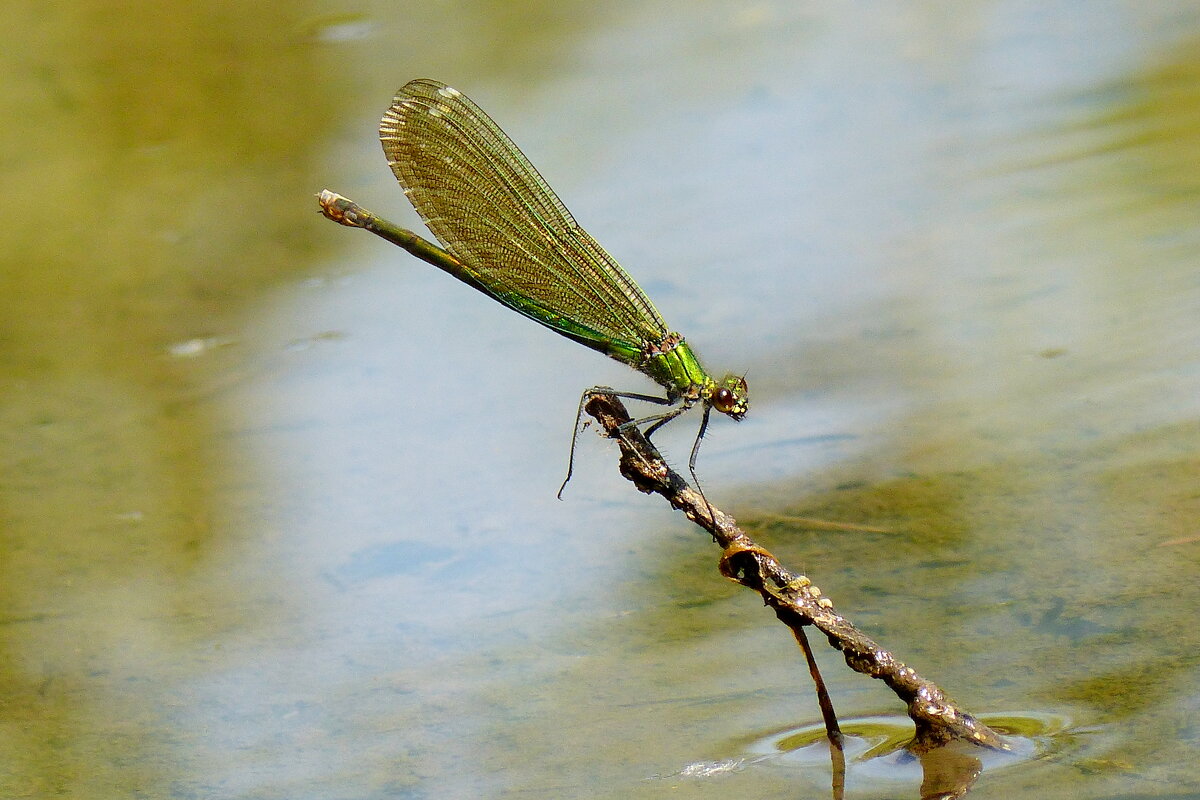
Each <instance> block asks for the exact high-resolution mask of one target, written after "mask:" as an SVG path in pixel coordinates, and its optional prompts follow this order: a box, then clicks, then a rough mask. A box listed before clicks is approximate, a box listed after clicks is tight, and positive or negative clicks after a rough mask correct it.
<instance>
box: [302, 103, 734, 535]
mask: <svg viewBox="0 0 1200 800" xmlns="http://www.w3.org/2000/svg"><path fill="white" fill-rule="evenodd" d="M379 139H380V141H381V143H382V144H383V151H384V153H385V155H386V156H387V161H388V164H389V165H390V166H391V168H392V172H393V173H395V175H396V180H398V181H399V182H400V185H401V187H403V189H404V193H405V195H407V197H408V199H409V201H410V202H411V203H412V205H413V207H414V208H415V209H416V211H417V213H418V214H419V215H420V217H421V219H422V220H424V222H425V225H426V226H427V227H428V228H429V230H430V231H432V233H433V235H434V236H435V237H436V238H437V240H438V242H439V243H440V246H439V245H438V244H434V243H433V242H431V241H429V240H428V239H425V238H424V237H422V236H421V235H419V234H417V233H414V232H413V231H410V230H406V229H404V228H401V227H399V226H398V225H395V224H394V223H391V222H388V221H387V220H385V219H383V218H381V217H379V216H378V215H376V214H374V213H372V212H370V211H368V210H366V209H364V208H362V207H361V206H359V205H358V204H357V203H355V202H354V201H352V200H349V199H348V198H345V197H343V196H342V195H339V194H337V193H335V192H331V191H329V190H328V189H325V190H323V191H321V193H320V194H319V195H318V196H317V197H318V201H319V203H320V205H321V210H322V212H323V213H324V214H325V216H326V217H328V218H329V219H331V220H333V221H334V222H338V223H341V224H342V225H346V226H349V227H354V228H362V229H364V230H367V231H370V232H371V233H374V234H375V235H377V236H379V237H381V238H383V239H384V240H386V241H389V242H391V243H393V244H396V245H398V246H400V247H402V248H404V249H405V250H407V251H408V252H409V253H411V254H412V255H414V256H416V257H417V258H419V259H421V260H422V261H426V262H428V263H430V264H432V265H433V266H435V267H437V268H439V269H441V270H443V271H444V272H446V273H448V274H449V275H451V276H452V277H454V278H457V279H458V280H460V281H462V282H463V283H465V284H467V285H468V286H470V287H471V288H473V289H477V290H478V291H480V292H482V293H484V294H485V295H487V296H489V297H491V298H492V299H493V300H496V301H497V302H499V303H502V304H503V305H505V306H508V307H509V308H511V309H512V310H513V311H516V312H517V313H519V314H522V315H523V316H526V317H528V318H529V319H531V320H533V321H534V322H537V323H539V324H541V325H544V326H545V327H547V328H549V329H550V330H552V331H554V332H555V333H558V334H560V335H562V336H565V337H567V338H568V339H571V340H572V341H575V342H578V343H580V344H582V345H584V346H585V347H589V348H591V349H593V350H597V351H599V352H601V353H603V354H604V355H606V356H608V357H610V358H613V359H616V360H617V361H620V362H621V363H623V364H627V365H628V366H630V367H632V368H633V369H635V370H637V371H638V372H640V373H642V374H643V375H645V376H646V377H648V378H650V379H651V380H653V381H654V382H655V383H657V384H658V385H659V386H661V387H662V388H663V392H664V396H662V397H659V396H657V395H650V394H644V393H640V392H626V391H616V390H614V389H612V388H611V387H608V386H593V387H592V388H590V389H587V390H585V391H584V392H583V395H582V396H581V397H580V399H579V407H578V409H577V411H576V415H575V429H574V435H573V436H572V438H571V452H570V456H569V460H568V464H567V477H566V479H565V480H564V481H563V483H562V486H561V487H560V488H559V490H558V497H559V498H560V499H561V498H562V493H563V490H564V489H565V488H566V485H567V483H568V482H569V481H570V480H571V475H572V472H573V471H574V467H575V443H576V440H577V438H578V434H579V430H580V419H582V416H583V413H584V408H585V406H586V404H587V401H588V400H589V399H590V398H592V397H593V396H595V395H599V394H605V395H614V396H617V397H622V398H628V399H632V400H640V401H646V402H649V403H655V404H658V405H662V406H669V407H670V408H668V409H667V410H665V411H663V412H661V413H657V414H652V415H650V416H646V417H642V418H640V419H634V420H631V421H629V422H627V423H625V424H624V425H623V426H622V427H623V428H626V429H628V428H632V427H639V428H640V426H643V425H645V426H647V427H646V428H645V430H644V435H645V436H646V437H647V439H648V438H649V437H650V436H651V435H652V434H653V433H654V432H655V431H657V430H658V429H659V428H661V427H662V426H663V425H665V424H667V423H668V422H670V421H671V420H673V419H675V418H676V417H678V416H679V415H680V414H683V413H684V412H686V411H688V410H689V409H691V408H693V407H695V406H700V407H702V408H703V412H704V413H703V415H702V417H701V421H700V430H699V432H698V433H697V435H696V440H695V442H694V443H693V444H692V451H691V456H690V458H689V459H688V470H689V472H690V473H691V476H692V480H693V481H695V483H696V486H697V488H699V486H700V482H699V479H698V478H697V477H696V456H697V454H698V453H699V450H700V441H701V440H702V439H703V438H704V434H705V432H706V431H707V430H708V423H709V415H710V413H711V412H712V411H713V410H714V409H715V410H716V411H717V412H719V413H721V414H724V415H726V416H728V417H730V418H732V419H734V420H741V419H742V417H744V416H745V414H746V412H747V411H748V410H749V407H750V400H749V394H748V388H747V385H746V379H745V376H744V375H732V374H730V375H726V376H725V377H724V378H722V379H721V380H717V379H715V378H713V377H712V375H711V374H710V373H709V372H708V371H707V370H705V368H704V367H703V366H702V365H701V364H700V360H699V359H698V358H697V357H696V354H695V352H693V350H692V348H691V347H690V346H688V344H687V342H686V341H685V340H684V338H683V336H681V335H680V334H679V333H677V332H675V331H672V330H671V329H670V327H669V326H668V325H667V324H666V322H664V321H663V318H662V315H661V314H659V313H658V310H657V309H656V308H655V307H654V304H653V303H651V302H650V299H649V298H648V297H647V296H646V294H645V292H643V291H642V290H641V288H640V287H639V286H638V285H637V283H635V282H634V280H633V278H631V277H630V276H629V274H628V273H627V272H625V270H624V269H622V268H621V266H620V265H619V264H618V263H617V262H616V260H614V259H613V257H612V256H610V255H609V254H608V253H607V252H605V250H604V248H603V247H601V246H600V244H599V243H598V242H597V241H596V240H595V239H593V238H592V237H591V235H590V234H588V232H587V231H585V230H584V229H583V228H582V227H580V225H579V223H577V222H576V221H575V218H574V217H573V216H571V212H569V211H568V210H567V208H566V206H564V205H563V203H562V201H561V200H559V198H558V195H556V194H555V193H554V191H553V190H552V189H551V188H550V186H549V184H547V183H546V181H545V180H544V179H543V178H542V176H541V174H540V173H539V172H538V171H537V169H536V168H535V167H534V166H533V164H531V163H530V162H529V159H528V158H526V157H525V155H524V154H523V153H522V152H521V151H520V150H519V149H518V148H517V146H516V145H515V144H514V143H513V141H512V140H511V139H510V138H509V137H508V136H507V134H505V133H504V131H502V130H501V129H500V126H499V125H497V124H496V123H495V121H494V120H492V118H491V117H489V116H488V115H487V114H486V113H485V112H484V111H483V110H482V109H481V108H479V106H477V105H475V103H474V102H472V101H471V100H470V99H469V98H468V97H467V96H466V95H464V94H463V93H462V92H460V91H458V90H457V89H453V88H451V87H449V86H447V85H445V84H444V83H440V82H438V81H434V80H429V79H418V80H414V81H410V82H409V83H407V84H405V85H404V86H403V87H402V88H401V89H400V90H399V91H398V92H397V93H396V97H395V99H394V100H393V101H392V104H391V106H390V107H389V108H388V110H387V111H386V112H385V113H384V115H383V119H382V120H381V121H380V123H379ZM701 495H703V491H701ZM705 502H706V504H707V500H706V501H705ZM710 509H711V507H710ZM710 514H711V510H710Z"/></svg>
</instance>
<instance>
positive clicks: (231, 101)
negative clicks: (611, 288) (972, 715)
mask: <svg viewBox="0 0 1200 800" xmlns="http://www.w3.org/2000/svg"><path fill="white" fill-rule="evenodd" d="M0 23H2V24H3V31H4V33H3V34H2V36H3V42H4V46H3V47H2V48H0V65H2V66H3V73H4V75H5V80H4V82H3V85H2V86H0V111H2V112H3V113H2V115H0V120H3V121H2V122H0V164H2V170H3V176H4V179H5V181H4V195H5V200H4V203H3V207H4V208H5V209H7V211H6V213H5V215H4V217H5V224H4V226H3V232H2V233H0V237H2V238H0V245H2V246H0V253H2V254H3V255H2V256H0V296H2V297H3V302H2V303H0V315H2V319H0V459H2V461H0V463H2V467H3V479H2V481H0V709H3V713H2V714H0V796H4V797H14V798H25V797H30V798H43V797H73V798H76V797H77V798H111V797H145V798H289V799H293V800H294V799H295V798H458V797H464V798H465V797H559V798H567V797H580V798H583V797H588V798H593V797H613V798H617V797H621V798H629V797H644V798H653V797H666V796H671V797H675V798H679V797H731V796H738V797H743V796H755V797H781V798H782V797H795V796H798V795H800V796H808V795H809V794H812V795H813V796H827V794H826V793H827V792H828V782H829V778H828V774H827V772H828V769H827V765H825V766H823V767H821V766H818V767H813V766H811V765H809V766H805V765H801V764H797V763H792V762H789V761H788V759H787V758H786V757H785V756H786V754H781V755H780V757H777V758H768V759H755V758H753V757H752V754H754V753H756V752H759V750H758V749H756V748H758V746H759V744H760V743H761V742H763V741H766V740H770V739H771V737H774V736H776V735H778V734H779V732H780V731H786V730H789V729H792V728H794V727H796V726H801V725H807V724H810V723H812V722H813V721H814V720H816V719H818V715H817V711H816V707H815V702H814V700H813V697H812V693H811V689H810V686H809V682H808V678H807V676H806V672H805V669H804V666H803V662H802V660H801V658H800V655H799V653H798V652H797V651H796V649H795V646H794V644H793V643H792V641H791V637H790V636H789V635H788V634H787V632H786V631H785V630H784V629H783V628H781V627H780V626H779V625H778V624H777V623H775V621H774V620H773V618H771V617H770V615H769V614H766V613H764V611H763V609H762V608H761V607H760V604H759V603H758V602H757V600H756V599H755V598H753V597H751V596H750V595H748V594H747V593H745V592H744V591H739V590H738V589H737V588H736V587H734V586H732V585H729V584H727V583H725V582H723V580H722V579H720V578H719V577H718V575H717V572H716V569H715V561H716V557H717V555H718V553H717V552H716V550H715V548H713V547H712V546H711V544H710V542H709V540H708V538H707V537H706V536H704V535H703V534H700V533H698V532H697V530H696V529H695V528H693V527H691V526H690V525H689V524H688V523H687V522H686V520H683V519H682V518H680V517H678V516H676V515H673V514H672V513H670V511H669V510H668V509H666V508H665V507H663V505H662V504H661V503H660V502H656V501H655V500H654V499H649V498H645V497H643V496H641V495H638V494H637V493H635V492H632V491H631V490H630V487H629V486H628V484H626V483H625V482H624V481H623V480H622V479H621V478H620V477H619V476H618V475H617V474H616V471H615V470H614V469H613V467H614V460H615V452H614V449H613V448H612V446H611V445H609V444H607V443H603V442H600V441H599V440H597V439H596V438H595V437H594V436H592V435H591V434H590V432H589V433H586V434H585V435H584V436H583V437H581V440H580V441H581V447H580V452H579V454H578V461H577V478H576V479H575V480H574V481H573V482H572V484H571V485H570V486H569V487H568V489H567V492H566V494H565V501H564V502H562V503H559V502H557V501H555V500H554V492H555V490H556V489H557V487H558V483H559V481H560V480H561V478H562V475H563V472H564V470H565V466H566V450H567V445H568V442H569V434H570V423H571V415H572V414H573V413H574V409H575V404H576V401H577V399H578V396H579V392H580V391H581V390H582V389H583V388H585V387H588V386H591V385H594V384H610V385H615V386H619V387H622V388H628V389H631V390H635V391H637V390H641V391H645V390H647V389H649V388H651V387H649V386H648V385H647V384H646V382H645V381H644V379H642V378H641V377H640V376H637V375H636V374H634V373H633V372H631V371H629V370H627V369H626V368H624V367H622V366H621V365H619V364H616V363H615V362H610V361H608V360H606V359H603V358H600V357H598V356H596V355H595V354H594V353H591V352H590V351H587V350H585V349H583V348H581V347H578V346H577V345H574V344H572V343H571V342H568V341H566V340H563V339H560V338H559V337H555V336H553V335H551V334H549V333H548V332H546V331H545V330H544V329H542V328H539V327H538V326H536V325H532V324H530V323H529V322H528V321H526V320H523V319H521V318H520V317H518V316H517V315H515V314H513V313H511V312H509V311H507V310H505V309H503V308H501V307H499V306H498V305H497V304H495V303H492V302H490V301H488V300H487V299H486V298H483V297H481V296H479V295H477V294H476V293H474V292H471V291H470V290H469V289H467V288H465V287H463V286H461V285H460V284H458V283H457V282H455V281H452V280H449V279H447V278H446V276H444V275H442V274H440V273H438V272H437V271H436V270H434V269H432V268H430V267H429V266H428V265H425V264H422V263H420V262H417V261H416V260H414V259H412V258H411V257H409V256H407V255H406V254H404V253H403V252H400V251H398V250H396V249H395V248H389V247H388V246H386V245H385V244H384V243H382V242H380V241H378V240H375V239H373V237H369V236H368V235H366V234H363V233H361V232H355V231H350V230H348V229H344V228H339V227H337V226H335V225H333V224H332V223H329V222H327V221H325V220H324V219H322V218H321V216H320V215H319V214H318V213H317V206H316V202H315V199H314V195H315V193H316V192H317V191H319V190H320V189H322V188H325V187H328V188H331V189H333V190H335V191H339V192H342V193H343V194H346V195H348V196H350V197H352V198H354V199H355V200H358V201H360V202H362V203H363V204H364V205H366V206H368V207H370V208H372V209H374V210H376V211H378V212H380V213H382V214H385V215H387V216H390V217H392V218H393V219H396V220H397V221H399V222H402V223H404V224H407V225H410V226H413V227H417V226H419V221H418V220H417V218H416V217H415V215H414V214H413V212H412V211H411V209H409V208H408V206H407V203H406V201H405V200H404V197H403V194H402V193H401V191H400V190H399V188H398V187H397V186H396V185H395V182H394V180H393V178H392V176H391V173H390V171H389V170H388V168H387V165H386V163H385V161H384V158H383V155H382V153H381V151H380V148H379V144H378V141H377V138H376V132H375V131H376V125H377V121H378V118H379V116H380V114H381V113H382V112H383V110H384V109H385V108H386V107H387V104H388V103H389V101H390V99H391V97H392V94H393V92H394V91H395V89H396V88H398V87H399V86H400V85H402V84H403V83H404V82H406V81H407V80H409V79H411V78H415V77H433V78H437V79H440V80H443V81H446V82H448V83H450V84H452V85H454V86H456V87H457V88H459V89H461V90H463V91H464V92H466V93H467V94H469V95H470V96H471V97H472V98H473V99H475V100H476V101H477V102H478V103H479V104H480V105H481V106H482V107H483V108H484V109H485V110H487V111H488V112H489V113H490V114H491V115H492V116H494V117H495V118H496V120H497V121H498V122H499V123H500V124H501V125H502V126H503V127H504V128H505V129H506V131H507V132H508V133H509V134H510V135H511V136H512V137H513V139H514V140H515V141H516V142H517V143H518V144H519V145H520V146H521V147H522V149H523V150H524V151H525V152H526V153H527V154H528V155H529V156H530V158H531V159H532V160H533V162H534V163H535V164H536V165H537V166H538V167H539V168H540V169H541V170H542V172H543V174H544V175H545V176H546V178H547V179H548V180H549V181H550V183H551V184H552V185H553V186H554V187H555V189H556V190H557V191H558V193H559V194H560V195H561V196H562V197H563V199H564V200H565V202H566V203H567V205H568V206H569V207H570V208H571V210H572V211H573V212H574V213H575V215H576V217H577V218H578V219H579V220H580V221H581V223H582V224H584V225H585V226H586V227H587V228H588V230H589V231H590V232H591V233H592V234H593V235H594V236H596V238H597V239H599V240H600V241H601V242H602V243H603V244H604V245H605V246H606V248H608V249H609V251H610V252H611V253H612V254H613V255H614V256H616V257H617V258H618V260H620V261H621V262H622V263H623V264H624V265H625V267H626V268H627V269H628V270H629V271H630V272H631V273H632V274H633V275H634V277H635V278H636V279H637V280H638V281H639V283H640V284H641V285H642V286H643V288H645V289H646V291H647V292H648V293H649V294H650V296H651V297H652V298H654V300H655V302H656V304H657V305H658V307H659V309H660V310H661V311H662V313H663V315H664V316H665V317H666V319H667V320H668V322H670V323H671V324H672V325H673V326H674V327H675V328H676V329H678V330H680V331H682V332H683V333H684V334H685V335H686V336H687V337H688V339H689V342H691V343H692V345H693V346H694V347H695V348H696V349H697V350H698V351H699V352H700V353H701V355H702V356H703V358H704V360H705V363H706V365H707V366H708V367H709V368H710V369H711V370H712V371H714V372H716V373H718V374H724V373H725V372H726V371H733V372H742V371H745V372H746V373H747V376H748V380H749V383H750V388H751V393H752V399H753V404H752V408H751V412H750V414H749V416H748V417H747V419H746V420H745V421H744V422H743V423H741V424H740V425H736V426H735V425H733V424H732V423H730V422H729V421H728V420H725V419H721V420H716V421H714V425H713V427H712V429H711V432H710V437H709V438H710V440H708V441H706V446H705V447H704V448H703V451H702V453H701V458H700V464H699V472H700V475H701V477H702V478H703V479H704V480H705V489H706V492H707V494H708V496H709V497H710V498H711V499H712V501H713V502H714V503H716V504H718V505H720V506H722V507H723V508H726V509H728V510H730V511H731V512H733V513H734V514H735V515H737V516H738V517H739V518H740V519H741V520H742V521H743V522H744V523H745V524H747V525H748V526H749V527H750V528H751V530H752V533H753V534H754V535H755V536H756V537H758V538H759V539H760V540H761V542H762V543H763V544H764V545H766V546H767V547H769V548H771V549H772V550H773V551H774V552H776V553H777V554H778V555H779V556H780V557H781V558H783V559H784V560H785V561H786V562H788V563H790V564H792V565H794V566H795V567H796V568H798V569H804V570H805V571H807V573H808V574H809V575H811V576H812V577H813V579H814V580H816V581H817V582H818V583H819V584H820V586H821V588H822V589H823V590H824V591H825V592H826V593H828V594H829V595H830V596H831V597H832V598H833V599H834V601H835V602H836V603H837V604H838V608H839V610H841V611H842V612H843V613H845V614H846V615H847V616H849V617H850V618H851V619H853V620H855V621H856V622H858V623H859V624H861V625H862V627H863V628H864V629H865V630H866V631H867V632H868V633H869V634H871V635H872V636H875V637H876V638H877V639H878V640H880V641H881V643H883V644H884V645H885V646H888V647H890V648H892V649H893V650H894V651H895V652H896V653H897V654H898V655H899V656H900V657H902V658H904V659H905V660H906V661H908V662H910V663H911V664H912V665H913V666H914V667H916V668H917V669H918V670H920V671H921V672H922V673H923V674H925V675H927V676H928V677H930V678H932V679H934V680H936V681H938V682H939V683H940V684H941V685H942V686H943V687H944V688H945V689H947V690H948V691H949V692H950V693H952V694H953V695H954V696H955V697H956V698H957V699H958V700H959V701H960V702H961V703H962V704H963V705H964V706H965V707H966V708H967V709H969V710H972V711H974V712H977V713H1004V714H1015V715H1022V714H1024V715H1032V716H1036V715H1056V716H1058V717H1060V718H1063V719H1065V720H1067V723H1066V727H1065V729H1064V730H1063V731H1062V732H1061V733H1059V734H1056V735H1055V736H1054V737H1052V738H1051V739H1050V740H1048V741H1045V742H1042V743H1041V745H1040V748H1041V749H1040V750H1039V753H1040V754H1041V757H1040V758H1039V759H1038V760H1036V761H1033V762H1024V763H1020V764H1015V765H1012V766H1009V767H1007V768H1004V769H997V770H994V771H991V772H987V771H985V773H984V775H983V776H982V778H980V780H979V782H978V784H977V786H976V788H975V791H974V794H973V796H978V797H996V798H1009V797H1014V796H1029V797H1039V798H1046V797H1049V798H1059V797H1061V798H1091V797H1096V798H1101V797H1129V796H1138V797H1159V796H1161V797H1167V796H1170V797H1192V796H1196V794H1197V793H1200V777H1198V776H1197V772H1196V769H1195V763H1196V758H1197V755H1198V752H1197V751H1198V748H1197V737H1198V735H1200V734H1198V729H1197V727H1196V724H1195V713H1196V711H1197V710H1198V708H1200V693H1198V691H1197V686H1200V681H1198V680H1197V671H1198V668H1200V659H1198V658H1197V656H1196V653H1197V652H1198V649H1200V648H1198V645H1200V635H1198V633H1197V626H1196V625H1195V624H1194V618H1195V615H1196V612H1197V609H1198V603H1197V601H1198V599H1200V590H1198V589H1197V584H1198V582H1197V580H1196V574H1197V570H1196V566H1197V561H1198V557H1200V556H1198V554H1200V524H1198V522H1197V519H1198V517H1200V481H1198V478H1200V268H1198V265H1200V4H1198V3H1196V2H1163V3H1153V4H1147V3H1135V2H1106V3H1091V4H1086V5H1080V4H1077V3H1061V2H1049V3H1029V2H1018V1H1017V0H999V1H997V2H982V1H980V2H974V1H972V2H956V3H951V2H916V3H905V4H885V3H869V2H863V3H845V4H823V3H796V2H782V1H781V2H752V3H720V2H671V1H670V0H666V1H665V2H614V3H603V4H596V3H579V2H557V3H482V2H454V1H449V2H431V3H415V2H393V3H383V2H373V3H366V4H353V5H351V4H337V3H321V2H302V3H257V4H248V3H235V2H198V3H195V4H189V5H179V4H166V3H154V2H129V3H118V2H113V1H112V0H109V2H99V1H98V0H84V1H83V2H74V3H71V4H66V5H64V6H57V7H56V6H50V5H47V4H41V3H29V2H11V3H6V4H4V6H3V8H0ZM685 419H690V417H689V418H685ZM695 422H696V420H691V421H688V422H677V423H675V424H674V425H672V426H671V427H670V428H668V429H667V430H664V431H663V433H662V434H661V435H660V436H659V437H656V438H657V440H658V442H659V444H660V446H662V447H663V448H664V449H665V450H666V452H668V453H669V454H671V455H672V456H673V458H674V461H675V462H676V463H677V464H682V463H684V459H685V458H686V454H687V449H688V447H689V446H690V443H691V437H692V436H693V435H694V430H695V429H694V427H693V425H694V423H695ZM797 517H805V518H819V519H827V520H832V521H837V522H844V523H852V524H860V525H868V526H880V527H884V528H886V529H887V530H888V531H889V533H886V534H877V533H865V532H852V533H832V532H829V531H819V530H817V531H814V530H810V529H806V528H804V527H803V526H802V525H799V524H797V523H795V521H794V520H795V518H797ZM820 655H821V658H822V663H823V664H824V665H825V668H826V679H827V680H828V681H829V683H830V687H831V691H832V693H833V697H834V701H835V703H836V704H837V707H838V710H839V712H840V713H842V714H843V715H844V716H845V717H847V718H852V717H855V716H860V715H870V714H891V715H898V714H900V713H901V711H902V708H901V706H900V705H899V703H898V701H896V700H895V698H894V697H892V696H891V695H890V694H889V693H888V691H887V690H886V689H885V688H884V687H882V686H879V685H876V684H875V682H872V681H869V680H867V679H865V678H863V677H861V676H858V675H856V674H853V673H850V672H849V671H848V670H846V669H844V667H843V665H842V664H841V663H840V658H839V656H838V654H837V653H834V652H832V651H829V650H828V649H827V648H826V649H825V650H824V651H822V652H821V653H820ZM901 721H902V718H901ZM739 759H746V760H745V761H744V762H740V765H739V767H738V768H736V769H731V770H725V771H721V772H720V773H719V774H714V775H709V776H707V777H702V776H698V775H696V774H694V771H692V772H689V771H688V769H687V768H688V767H689V765H693V764H698V763H709V762H714V763H720V762H733V763H739V762H738V760H739ZM855 769H856V768H852V770H851V780H850V791H851V794H850V796H853V797H877V796H878V797H882V796H889V797H890V796H912V797H915V796H916V795H917V783H916V782H912V783H905V782H903V781H901V782H899V783H886V782H885V783H886V785H885V784H879V783H873V782H872V778H871V777H870V776H866V775H864V776H862V777H860V776H859V775H858V773H857V772H856V771H855ZM823 787H824V788H823Z"/></svg>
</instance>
